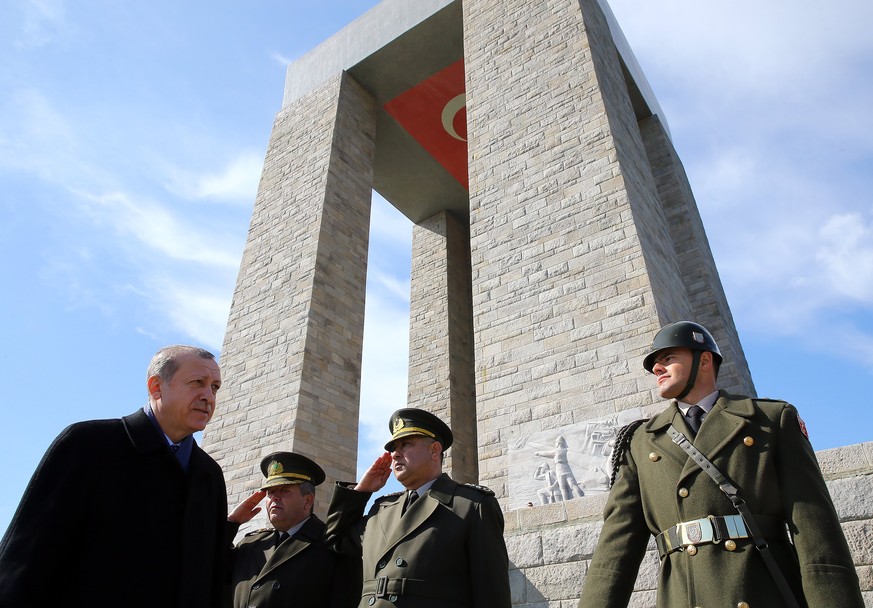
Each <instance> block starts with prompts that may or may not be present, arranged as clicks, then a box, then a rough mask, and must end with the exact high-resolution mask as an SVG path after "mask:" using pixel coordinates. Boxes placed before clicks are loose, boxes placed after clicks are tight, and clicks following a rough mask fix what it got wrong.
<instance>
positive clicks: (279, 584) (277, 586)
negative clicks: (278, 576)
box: [273, 581, 282, 589]
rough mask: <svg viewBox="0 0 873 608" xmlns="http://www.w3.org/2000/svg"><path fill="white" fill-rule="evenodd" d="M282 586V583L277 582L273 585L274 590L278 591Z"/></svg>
mask: <svg viewBox="0 0 873 608" xmlns="http://www.w3.org/2000/svg"><path fill="white" fill-rule="evenodd" d="M281 586H282V585H281V583H279V581H276V582H275V583H273V589H278V588H280V587H281Z"/></svg>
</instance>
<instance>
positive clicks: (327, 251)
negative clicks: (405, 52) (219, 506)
mask: <svg viewBox="0 0 873 608" xmlns="http://www.w3.org/2000/svg"><path fill="white" fill-rule="evenodd" d="M374 141H375V106H374V103H373V100H372V98H371V97H370V95H369V94H368V93H367V92H366V91H364V90H363V89H362V88H361V87H360V86H359V85H358V84H357V83H356V82H355V81H354V80H353V79H352V78H351V77H349V76H348V75H347V74H338V75H337V76H336V77H335V78H334V79H332V80H331V81H329V82H327V83H325V84H324V85H322V86H320V87H319V88H317V89H315V90H313V91H311V92H310V93H309V94H307V95H306V96H304V97H301V98H300V99H298V100H297V101H295V102H294V103H293V104H291V105H290V106H288V107H286V108H284V109H283V110H282V111H281V112H280V113H279V115H278V116H277V118H276V121H275V123H274V126H273V132H272V135H271V138H270V143H269V147H268V150H267V157H266V160H265V162H264V170H263V173H262V176H261V181H260V184H259V187H258V195H257V198H256V200H255V206H254V210H253V213H252V220H251V226H250V228H249V233H248V238H247V241H246V247H245V251H244V253H243V260H242V264H241V266H240V273H239V277H238V279H237V287H236V290H235V292H234V297H233V303H232V305H231V311H230V317H229V320H228V325H227V333H226V334H225V342H224V347H223V348H222V351H221V367H222V374H223V377H224V379H225V380H226V382H225V388H223V389H222V391H221V393H220V395H219V403H218V407H217V408H216V414H215V417H214V418H213V420H212V422H211V423H210V425H209V428H208V429H207V431H206V432H205V433H204V437H203V439H204V441H203V444H204V447H205V449H206V450H207V451H209V452H210V453H211V454H212V456H213V457H215V459H216V460H217V461H218V463H219V464H220V465H221V467H222V469H224V471H225V477H226V479H227V484H228V495H229V496H228V500H229V503H230V504H231V506H233V505H235V504H237V503H238V502H240V501H241V500H242V499H244V498H245V497H247V496H248V495H249V493H250V492H251V491H252V490H253V489H255V488H257V487H259V486H260V483H261V481H262V479H263V477H262V475H261V471H260V469H259V463H260V460H261V459H262V458H263V457H264V456H266V455H267V454H269V453H270V452H273V451H277V450H287V451H299V452H301V453H303V454H305V455H307V456H309V457H311V458H313V459H314V460H315V461H316V462H318V463H319V464H320V465H321V466H322V467H323V468H324V469H325V471H326V472H327V475H328V482H327V483H326V484H325V486H324V487H325V488H328V490H326V491H324V490H323V491H321V492H317V493H316V513H321V514H323V512H324V509H325V508H326V505H327V501H328V500H329V498H330V496H329V494H330V490H329V488H330V486H331V485H332V481H333V480H336V479H344V480H348V479H355V477H356V470H355V463H356V460H357V443H358V425H357V419H358V406H359V401H360V369H361V353H362V344H363V327H364V293H365V284H366V273H367V245H368V240H369V227H370V201H371V198H372V187H373V186H372V175H373V168H372V167H373V158H374V154H375V144H374ZM264 520H265V517H264V515H263V514H262V515H260V516H259V517H258V520H256V521H254V522H253V523H252V524H251V526H258V525H262V523H263V521H264ZM251 526H248V527H251Z"/></svg>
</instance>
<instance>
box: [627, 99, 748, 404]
mask: <svg viewBox="0 0 873 608" xmlns="http://www.w3.org/2000/svg"><path fill="white" fill-rule="evenodd" d="M639 125H640V132H641V133H642V137H643V142H644V144H645V146H646V153H647V155H648V158H649V163H650V166H651V169H652V175H653V176H654V178H655V184H656V186H657V189H658V196H659V198H660V200H661V204H662V209H663V212H664V217H665V219H666V221H667V228H668V234H669V239H670V242H671V243H672V244H673V248H674V251H675V255H676V261H677V263H678V265H679V274H680V277H681V278H682V282H683V289H684V290H685V292H686V293H687V294H688V301H689V304H690V305H691V309H692V310H693V311H694V312H693V319H694V320H695V321H698V322H699V323H702V324H703V325H705V326H706V327H707V329H709V330H710V331H711V332H712V335H713V337H714V338H715V340H716V342H717V343H718V345H719V348H720V349H721V351H722V354H723V355H724V365H723V366H722V367H721V369H720V371H719V376H718V383H719V387H720V388H723V389H725V390H727V391H729V392H733V393H739V394H743V395H752V396H754V395H755V394H756V393H755V385H754V383H753V382H752V375H751V373H750V372H749V366H748V363H747V362H746V355H745V353H744V352H743V348H742V346H741V345H740V338H739V336H738V334H737V330H736V327H735V326H734V322H733V316H732V315H731V310H730V307H729V306H728V303H727V298H726V297H725V294H724V290H723V289H722V286H721V280H720V279H719V278H718V269H717V268H716V266H715V260H714V259H713V257H712V252H711V250H710V248H709V240H708V239H707V238H706V231H705V230H704V227H703V221H702V220H701V219H700V212H699V211H698V210H697V203H696V202H695V200H694V194H693V192H692V191H691V186H690V184H689V183H688V177H687V176H686V175H685V169H684V168H683V166H682V161H680V160H679V157H678V156H677V154H676V150H675V148H673V143H672V142H671V141H670V138H669V137H668V135H667V133H666V132H665V131H664V125H663V124H662V123H661V121H660V120H659V119H658V117H657V116H650V117H648V118H644V119H643V120H641V121H640V123H639Z"/></svg>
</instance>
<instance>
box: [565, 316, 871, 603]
mask: <svg viewBox="0 0 873 608" xmlns="http://www.w3.org/2000/svg"><path fill="white" fill-rule="evenodd" d="M721 362H722V356H721V353H720V352H719V348H718V345H717V344H716V343H715V340H713V338H712V336H711V335H710V333H709V331H707V329H706V328H704V327H703V326H701V325H698V324H697V323H691V322H687V321H682V322H679V323H674V324H671V325H667V326H666V327H664V328H663V329H661V331H660V332H658V334H657V335H656V336H655V339H654V341H653V344H652V348H651V350H650V352H649V354H648V355H647V356H646V358H645V360H644V362H643V366H644V367H645V369H646V370H648V371H649V372H651V373H652V374H654V377H655V380H656V382H657V386H658V392H659V394H660V396H661V397H662V398H664V399H670V400H671V401H670V403H669V405H667V407H666V408H665V409H664V410H663V411H661V412H660V413H659V414H658V415H656V416H655V417H654V418H652V419H650V420H648V421H639V422H638V423H635V424H631V425H629V426H628V427H625V428H624V429H622V431H621V432H619V437H618V441H617V445H616V450H615V452H614V455H613V466H614V467H615V470H614V473H613V475H614V485H613V487H612V490H611V492H610V495H609V499H608V501H607V504H606V507H605V509H604V515H603V517H604V524H603V530H602V532H601V535H600V539H599V541H598V544H597V548H596V550H595V552H594V556H593V558H592V561H591V566H590V567H589V569H588V572H587V574H586V576H585V580H584V586H583V589H582V596H581V599H580V601H579V606H580V608H595V607H596V608H603V607H604V606H606V607H624V606H627V603H628V600H629V598H630V594H631V591H632V590H633V587H634V581H635V579H636V577H637V572H638V570H639V566H640V562H641V560H642V558H643V555H644V553H645V551H646V545H647V544H648V543H649V541H650V539H651V537H652V536H655V538H656V546H657V548H658V552H659V555H660V558H661V569H660V574H659V581H658V599H657V605H658V607H659V608H668V607H669V608H675V607H678V606H702V607H704V608H718V607H721V608H735V607H740V608H748V607H750V606H752V607H762V606H765V607H767V608H781V607H786V606H795V605H796V606H800V607H806V608H824V607H828V608H831V607H832V606H840V608H863V606H864V602H863V600H862V597H861V593H860V589H859V583H858V577H857V574H856V571H855V567H854V565H853V562H852V557H851V555H850V554H849V548H848V545H847V543H846V539H845V537H844V536H843V532H842V529H841V528H840V523H839V520H838V518H837V514H836V511H835V509H834V506H833V503H832V502H831V498H830V495H829V493H828V489H827V487H826V486H825V482H824V479H823V478H822V474H821V470H820V469H819V466H818V462H817V461H816V457H815V453H814V452H813V449H812V447H811V445H810V443H809V440H808V438H807V436H806V430H805V428H804V426H803V423H802V422H801V420H800V419H799V418H798V415H797V411H796V410H795V409H794V407H793V406H791V405H789V404H788V403H785V402H783V401H773V400H769V399H755V398H750V397H745V396H740V395H730V394H727V393H725V392H724V391H719V390H718V389H717V388H716V378H717V375H718V368H719V365H720V364H721ZM671 428H675V429H676V431H678V432H680V433H681V434H682V435H684V436H685V438H686V439H687V440H689V441H684V442H683V441H682V439H680V438H679V437H678V436H676V440H674V439H673V438H672V437H671V432H673V431H671ZM680 445H686V446H688V447H689V448H693V449H695V450H697V451H699V453H700V454H702V455H703V457H705V458H706V459H708V460H709V461H710V463H711V465H713V466H712V467H711V468H710V471H713V473H714V470H717V471H718V472H720V473H721V474H722V475H723V477H724V479H725V481H726V482H727V485H726V486H724V489H720V488H719V486H718V485H717V484H716V483H715V481H714V480H713V479H712V478H711V477H710V475H709V474H707V473H706V472H704V470H702V469H701V467H700V466H699V465H698V464H697V463H696V462H695V461H694V460H692V459H691V458H690V457H689V455H688V453H687V452H686V451H685V450H683V449H682V447H680ZM732 489H737V491H738V496H736V497H735V498H737V499H738V500H740V501H745V504H740V507H739V508H740V509H742V510H744V511H745V513H747V514H748V518H750V519H751V521H747V517H746V516H744V515H741V513H740V512H739V511H738V509H737V508H736V507H735V506H734V504H735V501H734V500H732V499H731V498H729V496H728V494H730V493H731V492H732V491H733V490H732ZM726 492H727V493H726ZM747 524H748V525H747ZM755 529H757V534H755ZM755 536H757V537H758V540H756V539H755V538H754V537H755ZM761 537H763V538H761ZM767 561H771V562H772V566H773V568H774V569H775V570H776V571H777V572H776V573H775V574H774V572H772V571H771V568H770V567H768V566H767ZM780 577H782V582H781V583H780V582H778V579H779V578H780ZM780 585H781V586H782V587H784V589H783V590H780Z"/></svg>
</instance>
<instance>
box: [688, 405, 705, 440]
mask: <svg viewBox="0 0 873 608" xmlns="http://www.w3.org/2000/svg"><path fill="white" fill-rule="evenodd" d="M703 414H704V412H703V408H702V407H700V406H699V405H692V406H691V407H689V408H688V412H687V413H686V414H685V421H686V422H687V423H688V427H689V428H690V429H691V432H692V433H693V434H695V435H697V431H698V430H699V429H700V423H701V421H702V420H703Z"/></svg>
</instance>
